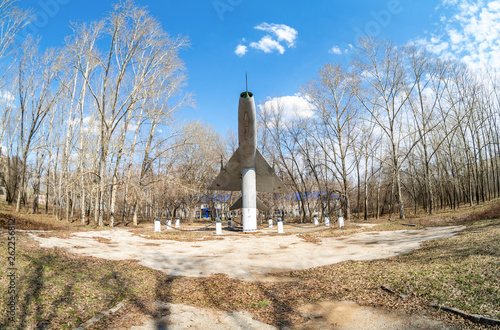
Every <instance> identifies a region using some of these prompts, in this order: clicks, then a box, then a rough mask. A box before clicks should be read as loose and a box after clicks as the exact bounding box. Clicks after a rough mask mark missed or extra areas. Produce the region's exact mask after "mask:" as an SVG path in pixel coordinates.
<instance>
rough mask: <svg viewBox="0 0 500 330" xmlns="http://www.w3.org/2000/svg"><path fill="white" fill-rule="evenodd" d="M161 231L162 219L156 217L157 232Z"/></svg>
mask: <svg viewBox="0 0 500 330" xmlns="http://www.w3.org/2000/svg"><path fill="white" fill-rule="evenodd" d="M159 232H161V222H160V219H158V218H156V219H155V233H159Z"/></svg>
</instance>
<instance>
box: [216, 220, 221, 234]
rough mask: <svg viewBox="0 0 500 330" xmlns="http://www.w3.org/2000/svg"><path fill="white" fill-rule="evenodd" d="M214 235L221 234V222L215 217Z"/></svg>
mask: <svg viewBox="0 0 500 330" xmlns="http://www.w3.org/2000/svg"><path fill="white" fill-rule="evenodd" d="M215 235H222V222H221V221H220V219H219V218H217V223H216V224H215Z"/></svg>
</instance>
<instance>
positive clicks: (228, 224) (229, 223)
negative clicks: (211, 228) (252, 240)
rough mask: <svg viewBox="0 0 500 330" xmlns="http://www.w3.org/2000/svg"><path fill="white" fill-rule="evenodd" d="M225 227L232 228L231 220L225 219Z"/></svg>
mask: <svg viewBox="0 0 500 330" xmlns="http://www.w3.org/2000/svg"><path fill="white" fill-rule="evenodd" d="M227 226H228V227H229V228H232V227H233V226H232V222H231V218H229V219H227Z"/></svg>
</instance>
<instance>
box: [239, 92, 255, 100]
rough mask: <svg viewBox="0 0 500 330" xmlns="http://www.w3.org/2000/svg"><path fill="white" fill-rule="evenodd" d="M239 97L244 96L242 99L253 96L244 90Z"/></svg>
mask: <svg viewBox="0 0 500 330" xmlns="http://www.w3.org/2000/svg"><path fill="white" fill-rule="evenodd" d="M240 97H241V98H244V99H249V98H251V97H253V94H252V92H249V91H246V92H243V93H241V94H240Z"/></svg>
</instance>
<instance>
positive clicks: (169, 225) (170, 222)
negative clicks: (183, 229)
mask: <svg viewBox="0 0 500 330" xmlns="http://www.w3.org/2000/svg"><path fill="white" fill-rule="evenodd" d="M171 229H172V220H170V218H168V219H167V230H171Z"/></svg>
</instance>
